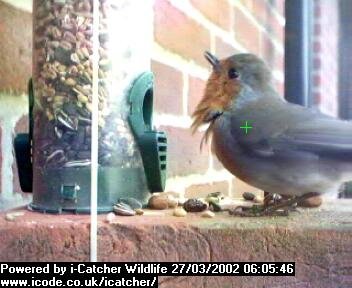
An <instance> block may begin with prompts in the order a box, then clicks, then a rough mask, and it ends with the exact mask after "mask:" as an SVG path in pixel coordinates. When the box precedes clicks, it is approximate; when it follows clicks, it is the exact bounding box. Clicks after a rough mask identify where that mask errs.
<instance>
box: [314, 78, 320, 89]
mask: <svg viewBox="0 0 352 288" xmlns="http://www.w3.org/2000/svg"><path fill="white" fill-rule="evenodd" d="M313 85H314V86H315V87H317V86H318V87H319V86H320V85H321V77H320V75H314V76H313Z"/></svg>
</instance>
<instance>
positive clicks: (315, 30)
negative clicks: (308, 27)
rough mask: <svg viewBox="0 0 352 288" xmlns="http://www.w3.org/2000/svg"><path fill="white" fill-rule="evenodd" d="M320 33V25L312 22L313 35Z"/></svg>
mask: <svg viewBox="0 0 352 288" xmlns="http://www.w3.org/2000/svg"><path fill="white" fill-rule="evenodd" d="M320 34H321V25H320V24H317V23H316V24H314V35H315V36H320Z"/></svg>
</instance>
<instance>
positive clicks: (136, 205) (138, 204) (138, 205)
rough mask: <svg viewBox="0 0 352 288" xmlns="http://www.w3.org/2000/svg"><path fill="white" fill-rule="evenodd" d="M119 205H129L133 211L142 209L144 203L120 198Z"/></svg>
mask: <svg viewBox="0 0 352 288" xmlns="http://www.w3.org/2000/svg"><path fill="white" fill-rule="evenodd" d="M118 203H123V204H127V205H128V206H130V207H131V208H132V209H133V210H136V209H141V208H142V207H143V205H142V203H141V202H139V201H138V200H137V199H135V198H120V199H119V201H118Z"/></svg>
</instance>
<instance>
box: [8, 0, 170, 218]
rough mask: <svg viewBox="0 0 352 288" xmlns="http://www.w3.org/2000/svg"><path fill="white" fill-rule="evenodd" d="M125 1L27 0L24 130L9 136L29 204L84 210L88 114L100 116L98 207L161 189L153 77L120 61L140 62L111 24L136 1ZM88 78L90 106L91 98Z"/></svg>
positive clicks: (162, 156) (162, 140)
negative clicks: (29, 73)
mask: <svg viewBox="0 0 352 288" xmlns="http://www.w3.org/2000/svg"><path fill="white" fill-rule="evenodd" d="M138 2H139V1H138ZM128 3H129V2H128V1H121V2H120V1H119V3H116V1H109V0H99V1H97V0H83V1H81V0H50V1H47V0H45V1H44V0H34V9H33V17H34V37H33V39H34V45H33V46H34V51H33V80H31V81H30V83H29V91H28V92H29V118H30V132H29V134H19V135H17V137H16V138H15V143H14V144H15V152H16V159H17V164H18V168H19V171H18V172H19V178H20V184H21V188H22V190H23V191H25V192H32V191H33V202H32V203H31V204H30V207H31V209H33V210H37V211H41V212H52V213H60V212H62V211H71V212H75V213H89V212H90V200H91V195H90V189H91V187H90V185H91V181H90V180H91V179H90V178H91V164H92V160H91V144H92V115H93V113H98V115H97V117H96V118H97V119H98V125H99V132H98V134H99V137H98V212H108V211H112V209H113V205H114V204H115V203H116V202H117V201H118V200H119V199H120V198H128V197H132V198H135V199H137V200H140V201H141V202H146V199H147V198H148V196H149V193H151V192H160V191H163V190H164V187H165V179H166V160H167V158H166V153H167V137H166V135H165V133H163V132H160V131H155V130H153V127H152V116H153V84H154V77H153V75H152V73H150V72H144V73H140V72H139V70H140V68H137V69H134V70H133V71H129V70H128V69H122V68H123V67H121V66H123V65H125V64H124V63H127V62H129V63H131V65H132V66H133V62H135V63H139V61H138V56H134V55H133V53H131V51H130V50H131V48H130V46H128V45H126V42H128V41H125V42H123V41H122V42H121V39H120V38H121V37H120V36H121V35H117V34H119V33H118V31H116V29H114V27H116V26H115V25H116V21H117V20H116V19H119V18H121V17H118V16H121V15H122V13H125V15H127V14H128V13H130V11H131V10H133V9H134V8H135V7H134V6H133V5H130V6H129V5H128ZM94 5H99V11H100V18H99V21H96V22H95V21H93V9H94ZM114 19H115V20H114ZM126 21H127V20H126ZM95 23H99V27H95V26H94V25H96V24H95ZM94 33H99V37H96V38H94ZM95 36H96V35H95ZM94 39H99V43H98V45H99V53H98V55H94V49H93V47H94V45H93V44H94V43H93V41H94ZM119 43H120V46H121V45H122V46H123V43H125V50H123V49H122V48H121V47H118V45H119ZM126 55H129V56H126ZM123 57H124V58H123ZM97 58H98V59H97ZM126 58H127V59H126ZM134 58H135V59H134ZM94 61H97V62H96V63H97V66H95V67H98V73H96V74H94V73H93V68H94V65H93V64H94V63H93V62H94ZM134 67H137V65H134ZM126 71H127V72H126ZM95 75H98V76H97V77H96V76H95ZM94 83H95V85H98V97H99V105H98V106H99V107H98V109H94V107H92V97H93V86H94Z"/></svg>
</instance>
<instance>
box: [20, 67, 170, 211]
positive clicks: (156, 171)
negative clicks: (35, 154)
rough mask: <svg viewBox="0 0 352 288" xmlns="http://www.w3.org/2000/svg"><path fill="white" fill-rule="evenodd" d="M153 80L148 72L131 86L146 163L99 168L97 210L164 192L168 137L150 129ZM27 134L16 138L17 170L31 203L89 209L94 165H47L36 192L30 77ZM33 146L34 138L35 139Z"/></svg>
mask: <svg viewBox="0 0 352 288" xmlns="http://www.w3.org/2000/svg"><path fill="white" fill-rule="evenodd" d="M153 83H154V77H153V74H152V73H150V72H145V73H143V74H142V75H141V76H140V77H138V78H137V79H136V80H135V82H134V83H133V85H132V88H131V89H130V92H129V95H128V100H129V103H130V114H129V116H128V121H129V124H130V127H131V129H132V131H133V134H134V137H135V139H136V142H137V144H138V147H139V149H140V153H141V157H142V161H143V167H137V168H121V167H113V166H101V165H99V169H98V185H99V191H98V212H110V211H112V210H113V205H114V204H115V203H116V202H117V201H118V200H119V199H120V198H127V197H132V198H135V199H137V200H139V201H141V202H142V203H144V204H145V203H146V201H147V199H148V198H149V196H150V193H153V192H160V191H164V188H165V181H166V168H167V167H166V166H167V165H166V164H167V137H166V134H165V133H164V132H160V131H154V130H152V116H153ZM28 88H29V89H28V90H29V118H30V131H29V134H18V135H17V136H16V138H15V141H14V148H15V155H16V161H17V166H18V174H19V180H20V185H21V189H22V191H23V192H33V201H32V203H31V204H30V208H31V209H33V210H36V211H40V212H48V213H61V212H62V211H70V212H74V213H89V212H90V167H89V166H88V167H75V168H73V167H72V168H50V169H49V168H47V169H44V170H41V171H40V172H41V173H44V179H45V181H44V182H46V183H36V185H40V186H41V187H40V189H37V190H38V191H36V190H35V191H33V174H34V173H38V172H39V171H35V168H34V167H33V164H32V159H31V157H32V155H31V150H32V146H31V145H32V140H33V104H34V94H33V85H32V81H30V82H29V87H28ZM33 145H35V143H33Z"/></svg>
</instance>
